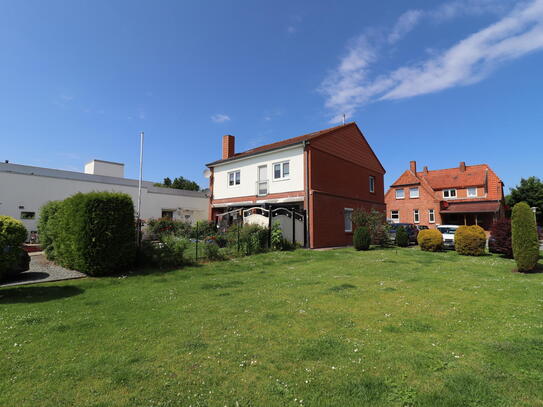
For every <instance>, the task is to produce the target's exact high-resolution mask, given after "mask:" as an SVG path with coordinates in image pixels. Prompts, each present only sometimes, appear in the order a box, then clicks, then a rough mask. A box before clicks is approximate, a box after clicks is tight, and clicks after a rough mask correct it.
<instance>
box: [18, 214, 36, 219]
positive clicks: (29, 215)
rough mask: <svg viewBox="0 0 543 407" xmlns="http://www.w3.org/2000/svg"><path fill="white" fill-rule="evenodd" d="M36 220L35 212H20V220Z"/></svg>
mask: <svg viewBox="0 0 543 407" xmlns="http://www.w3.org/2000/svg"><path fill="white" fill-rule="evenodd" d="M35 218H36V212H21V219H24V220H32V219H35Z"/></svg>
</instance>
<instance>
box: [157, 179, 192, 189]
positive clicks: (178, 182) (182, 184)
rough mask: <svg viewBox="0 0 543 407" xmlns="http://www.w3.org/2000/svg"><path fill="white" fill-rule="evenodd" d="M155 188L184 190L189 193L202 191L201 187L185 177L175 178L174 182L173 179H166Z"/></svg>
mask: <svg viewBox="0 0 543 407" xmlns="http://www.w3.org/2000/svg"><path fill="white" fill-rule="evenodd" d="M155 186H157V187H165V188H175V189H184V190H187V191H200V185H198V184H197V183H196V182H194V181H191V180H188V179H186V178H184V177H177V178H174V179H173V181H172V180H171V178H169V177H166V178H164V181H163V182H162V183H156V184H155Z"/></svg>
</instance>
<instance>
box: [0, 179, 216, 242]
mask: <svg viewBox="0 0 543 407" xmlns="http://www.w3.org/2000/svg"><path fill="white" fill-rule="evenodd" d="M92 191H111V192H124V193H127V194H129V195H130V196H131V197H132V201H133V202H134V209H135V210H136V207H137V200H138V188H137V187H132V186H124V185H112V184H103V183H98V182H88V181H80V180H71V179H63V178H52V177H42V176H36V175H23V174H16V173H6V172H0V215H8V216H12V217H14V218H15V219H19V220H21V221H22V222H23V223H24V225H25V226H26V228H27V230H28V231H29V232H30V231H32V230H37V221H38V219H39V210H40V208H41V206H42V205H43V204H45V203H47V202H49V201H56V200H62V199H65V198H67V197H69V196H71V195H74V194H76V193H77V192H92ZM141 199H142V218H143V219H149V218H159V217H160V216H161V215H162V210H163V209H164V210H176V211H177V210H178V208H183V209H184V210H183V211H177V212H176V213H174V217H175V218H178V219H184V215H185V214H190V215H191V217H190V219H188V220H189V221H191V222H194V221H197V220H204V219H207V210H208V202H209V201H208V199H207V198H204V197H191V196H180V195H168V194H163V193H162V194H161V193H154V192H150V191H149V190H148V189H147V188H142V194H141ZM19 206H24V209H19ZM21 211H25V212H36V217H35V219H34V220H22V219H21Z"/></svg>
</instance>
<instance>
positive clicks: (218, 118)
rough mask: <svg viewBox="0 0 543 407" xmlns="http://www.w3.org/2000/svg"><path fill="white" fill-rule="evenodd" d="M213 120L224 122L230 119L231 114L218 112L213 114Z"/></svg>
mask: <svg viewBox="0 0 543 407" xmlns="http://www.w3.org/2000/svg"><path fill="white" fill-rule="evenodd" d="M211 120H213V121H214V122H215V123H224V122H227V121H229V120H230V116H228V115H226V114H222V113H217V114H214V115H213V116H211Z"/></svg>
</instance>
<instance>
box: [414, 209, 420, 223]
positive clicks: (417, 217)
mask: <svg viewBox="0 0 543 407" xmlns="http://www.w3.org/2000/svg"><path fill="white" fill-rule="evenodd" d="M413 223H420V211H419V210H418V209H413Z"/></svg>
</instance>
